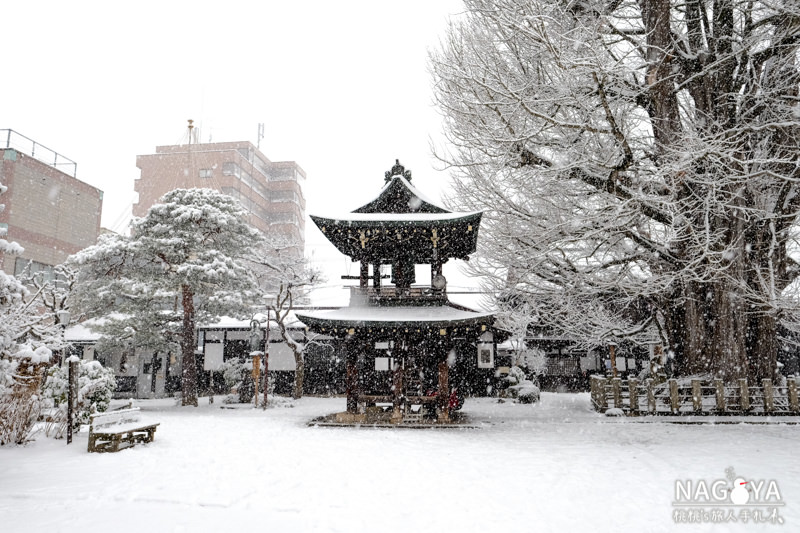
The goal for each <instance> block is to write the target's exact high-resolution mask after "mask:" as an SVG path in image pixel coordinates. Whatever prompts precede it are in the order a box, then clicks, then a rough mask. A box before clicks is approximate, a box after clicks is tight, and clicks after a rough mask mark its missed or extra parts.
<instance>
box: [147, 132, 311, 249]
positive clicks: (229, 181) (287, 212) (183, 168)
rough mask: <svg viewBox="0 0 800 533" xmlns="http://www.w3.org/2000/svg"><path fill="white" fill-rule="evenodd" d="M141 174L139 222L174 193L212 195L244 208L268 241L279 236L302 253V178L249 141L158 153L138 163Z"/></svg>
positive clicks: (294, 167) (161, 148) (178, 147)
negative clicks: (205, 192)
mask: <svg viewBox="0 0 800 533" xmlns="http://www.w3.org/2000/svg"><path fill="white" fill-rule="evenodd" d="M136 166H137V167H138V168H139V170H140V171H141V174H140V176H139V178H138V179H137V180H136V182H135V186H134V188H135V191H136V192H137V193H138V194H139V201H138V203H136V204H134V206H133V215H134V216H137V217H142V216H144V215H146V214H147V210H148V209H149V208H150V206H152V205H153V204H155V203H156V202H157V201H158V199H159V198H160V197H161V196H162V195H164V194H165V193H167V192H169V191H171V190H173V189H177V188H192V187H202V188H211V189H216V190H218V191H220V192H223V193H225V194H227V195H229V196H232V197H234V198H236V199H237V200H239V201H240V202H241V203H242V206H244V208H245V209H246V210H247V212H248V213H249V223H250V224H251V225H252V226H254V227H256V228H257V229H259V230H260V231H261V232H263V233H264V234H266V235H282V236H285V237H287V238H289V239H291V241H292V242H294V243H296V245H295V246H296V247H297V250H298V252H299V253H300V254H302V253H303V251H304V247H305V220H304V219H305V206H306V202H305V198H304V197H303V185H304V183H305V180H306V175H305V172H304V171H303V169H302V168H300V166H299V165H298V164H297V163H295V162H294V161H270V160H269V159H268V158H267V157H266V156H265V155H264V154H263V153H261V151H259V150H258V149H257V148H256V147H255V146H254V145H253V144H252V143H250V142H248V141H240V142H220V143H206V144H191V143H190V144H183V145H170V146H158V147H156V153H154V154H148V155H140V156H137V157H136Z"/></svg>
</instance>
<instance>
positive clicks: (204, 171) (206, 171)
mask: <svg viewBox="0 0 800 533" xmlns="http://www.w3.org/2000/svg"><path fill="white" fill-rule="evenodd" d="M213 175H214V173H213V172H212V171H211V169H210V168H201V169H200V177H201V178H210V177H211V176H213Z"/></svg>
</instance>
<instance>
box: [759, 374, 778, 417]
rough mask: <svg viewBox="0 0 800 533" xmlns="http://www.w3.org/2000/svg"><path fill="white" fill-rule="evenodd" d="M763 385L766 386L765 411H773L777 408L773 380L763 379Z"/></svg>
mask: <svg viewBox="0 0 800 533" xmlns="http://www.w3.org/2000/svg"><path fill="white" fill-rule="evenodd" d="M761 386H762V387H763V388H764V412H765V413H771V412H772V411H774V410H775V393H774V391H773V388H772V380H771V379H769V378H766V379H762V380H761Z"/></svg>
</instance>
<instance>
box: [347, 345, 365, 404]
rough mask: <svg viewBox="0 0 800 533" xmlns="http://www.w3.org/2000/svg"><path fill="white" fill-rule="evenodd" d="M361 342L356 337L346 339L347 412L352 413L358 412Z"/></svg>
mask: <svg viewBox="0 0 800 533" xmlns="http://www.w3.org/2000/svg"><path fill="white" fill-rule="evenodd" d="M360 349H361V344H360V343H359V342H358V341H357V340H356V339H355V338H350V339H347V340H346V341H345V350H346V351H347V354H346V355H345V367H346V371H347V375H346V377H345V387H346V390H347V412H348V413H350V414H357V413H358V352H359V350H360Z"/></svg>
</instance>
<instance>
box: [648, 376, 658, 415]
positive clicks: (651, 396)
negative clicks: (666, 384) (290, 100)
mask: <svg viewBox="0 0 800 533" xmlns="http://www.w3.org/2000/svg"><path fill="white" fill-rule="evenodd" d="M645 388H646V389H647V410H648V411H650V412H651V413H655V412H656V393H655V391H654V390H653V378H648V379H647V381H645Z"/></svg>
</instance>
